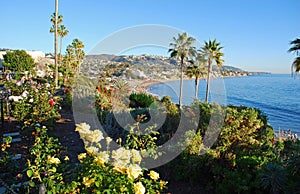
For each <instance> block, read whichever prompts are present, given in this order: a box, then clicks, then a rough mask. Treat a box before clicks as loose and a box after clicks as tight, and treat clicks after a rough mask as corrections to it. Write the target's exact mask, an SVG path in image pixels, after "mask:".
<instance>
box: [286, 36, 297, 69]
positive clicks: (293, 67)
mask: <svg viewBox="0 0 300 194" xmlns="http://www.w3.org/2000/svg"><path fill="white" fill-rule="evenodd" d="M290 44H291V45H292V47H291V48H290V49H289V50H288V52H294V53H295V54H296V55H297V57H296V58H295V60H294V61H293V63H292V73H293V72H294V71H295V72H296V73H299V71H300V39H299V38H296V39H295V40H293V41H291V42H290Z"/></svg>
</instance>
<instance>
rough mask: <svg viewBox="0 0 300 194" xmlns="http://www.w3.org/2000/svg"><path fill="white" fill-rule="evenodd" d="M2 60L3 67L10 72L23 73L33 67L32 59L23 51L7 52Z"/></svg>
mask: <svg viewBox="0 0 300 194" xmlns="http://www.w3.org/2000/svg"><path fill="white" fill-rule="evenodd" d="M3 59H4V61H3V66H4V67H5V68H6V69H7V70H10V71H15V72H22V73H23V72H24V71H30V70H31V69H32V68H34V66H35V63H34V60H33V58H32V57H31V56H30V55H29V54H27V53H26V51H24V50H15V51H7V52H6V54H5V55H3Z"/></svg>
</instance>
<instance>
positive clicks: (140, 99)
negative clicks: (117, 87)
mask: <svg viewBox="0 0 300 194" xmlns="http://www.w3.org/2000/svg"><path fill="white" fill-rule="evenodd" d="M129 100H130V104H129V106H130V107H131V108H149V107H150V105H151V104H152V103H153V102H154V101H157V100H158V99H157V98H155V97H154V96H152V95H150V94H147V93H132V94H130V96H129Z"/></svg>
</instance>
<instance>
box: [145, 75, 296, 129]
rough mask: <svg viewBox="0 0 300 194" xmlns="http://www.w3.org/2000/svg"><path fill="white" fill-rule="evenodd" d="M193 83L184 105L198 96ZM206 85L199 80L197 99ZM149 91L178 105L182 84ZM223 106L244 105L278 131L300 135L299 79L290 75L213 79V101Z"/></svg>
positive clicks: (158, 86)
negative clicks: (259, 113)
mask: <svg viewBox="0 0 300 194" xmlns="http://www.w3.org/2000/svg"><path fill="white" fill-rule="evenodd" d="M194 83H195V82H194V80H185V81H184V84H183V86H184V87H183V104H185V105H189V104H190V103H191V102H192V101H193V99H194V95H195V89H194V88H195V86H194ZM205 89H206V82H205V81H204V80H201V81H200V84H199V92H198V98H199V99H201V100H203V101H204V99H205ZM148 91H149V92H150V93H152V94H155V95H158V96H159V97H163V96H166V95H168V96H170V97H171V99H172V101H173V102H175V103H178V96H179V81H173V82H165V83H160V84H156V85H152V86H150V87H149V88H148ZM212 101H213V102H217V103H219V104H223V105H230V104H232V105H244V106H248V107H256V108H259V109H260V110H262V111H263V112H264V113H265V114H266V115H267V116H268V118H269V123H270V124H271V126H272V127H273V128H274V129H275V130H276V131H277V130H278V129H279V128H280V129H284V130H288V129H291V130H292V131H294V132H297V133H298V134H300V77H298V78H293V77H291V75H276V74H266V75H256V76H247V77H234V78H223V79H213V80H212V83H211V95H210V102H212Z"/></svg>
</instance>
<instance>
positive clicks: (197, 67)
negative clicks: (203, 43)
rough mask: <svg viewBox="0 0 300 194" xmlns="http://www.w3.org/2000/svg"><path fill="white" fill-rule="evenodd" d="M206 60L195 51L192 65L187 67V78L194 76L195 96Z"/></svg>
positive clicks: (196, 95)
mask: <svg viewBox="0 0 300 194" xmlns="http://www.w3.org/2000/svg"><path fill="white" fill-rule="evenodd" d="M205 63H206V60H205V59H204V58H203V56H202V55H200V54H198V53H197V56H196V57H195V61H193V62H192V64H193V65H192V66H189V67H187V69H186V74H187V76H189V78H192V77H195V98H196V99H197V98H198V89H199V79H200V78H201V77H203V76H204V65H205Z"/></svg>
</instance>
